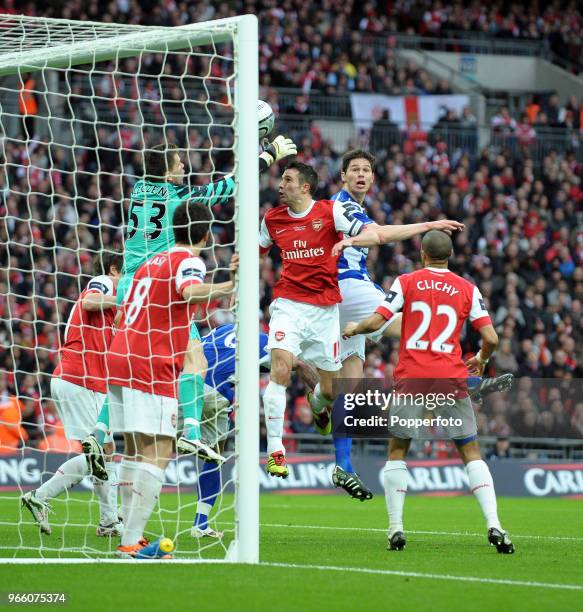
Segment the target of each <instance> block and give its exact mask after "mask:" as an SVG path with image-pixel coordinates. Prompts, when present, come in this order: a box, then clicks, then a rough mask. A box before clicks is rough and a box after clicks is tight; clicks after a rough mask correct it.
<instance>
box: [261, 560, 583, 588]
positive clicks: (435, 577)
mask: <svg viewBox="0 0 583 612" xmlns="http://www.w3.org/2000/svg"><path fill="white" fill-rule="evenodd" d="M261 565H263V566H265V565H267V566H270V567H287V568H292V569H315V570H322V571H326V572H343V573H344V572H355V573H359V574H377V575H382V576H402V577H404V578H426V579H429V580H455V581H456V582H478V583H485V584H500V585H506V586H521V587H535V588H541V589H564V590H567V591H583V584H561V583H555V582H530V581H527V580H505V579H503V578H481V577H479V576H454V575H452V574H428V573H427V574H426V573H423V572H401V571H398V570H384V569H370V568H362V567H338V566H336V565H308V564H306V565H302V564H298V563H275V562H268V561H264V562H262V563H261Z"/></svg>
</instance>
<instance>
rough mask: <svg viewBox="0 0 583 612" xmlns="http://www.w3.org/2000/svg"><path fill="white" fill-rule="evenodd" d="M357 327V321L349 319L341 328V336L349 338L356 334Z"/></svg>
mask: <svg viewBox="0 0 583 612" xmlns="http://www.w3.org/2000/svg"><path fill="white" fill-rule="evenodd" d="M357 327H358V323H355V322H354V321H349V322H348V323H347V324H346V325H345V326H344V329H343V330H342V337H343V338H344V339H346V338H351V337H352V336H356V328H357Z"/></svg>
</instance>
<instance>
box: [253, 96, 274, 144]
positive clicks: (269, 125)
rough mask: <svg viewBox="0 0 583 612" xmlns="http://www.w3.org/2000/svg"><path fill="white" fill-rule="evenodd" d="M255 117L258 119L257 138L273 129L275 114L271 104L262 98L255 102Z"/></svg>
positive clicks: (263, 136)
mask: <svg viewBox="0 0 583 612" xmlns="http://www.w3.org/2000/svg"><path fill="white" fill-rule="evenodd" d="M257 119H258V121H259V138H265V137H266V136H267V135H268V134H269V133H270V132H271V130H272V129H273V124H274V123H275V115H274V114H273V110H272V108H271V106H269V104H267V102H264V101H263V100H259V101H258V102H257Z"/></svg>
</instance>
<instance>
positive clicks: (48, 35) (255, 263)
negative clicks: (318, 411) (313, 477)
mask: <svg viewBox="0 0 583 612" xmlns="http://www.w3.org/2000/svg"><path fill="white" fill-rule="evenodd" d="M226 42H229V43H231V44H232V48H233V60H234V66H235V67H234V77H233V78H232V79H231V80H229V79H226V81H227V82H226V91H227V96H228V97H230V96H231V95H232V99H230V100H228V103H229V105H230V106H232V109H233V111H234V112H233V125H232V128H233V132H234V159H235V165H234V170H233V173H234V177H235V182H236V187H235V213H234V224H235V239H234V243H235V248H236V250H237V252H238V253H239V257H240V266H239V270H238V276H237V288H236V304H235V308H234V317H235V323H236V325H237V373H236V379H237V385H236V405H235V411H236V429H237V435H236V441H235V444H236V447H235V454H236V467H235V474H236V476H235V477H234V480H235V537H234V540H233V542H232V544H231V547H230V549H229V551H228V554H227V555H226V557H225V558H226V559H227V560H229V561H235V562H242V563H258V561H259V475H258V469H259V366H258V364H259V346H258V334H259V319H258V313H259V273H258V271H259V251H258V215H259V172H258V161H257V151H258V145H257V98H258V26H257V18H256V16H255V15H244V16H240V17H234V18H229V19H222V20H217V21H211V22H205V23H199V24H191V25H187V26H182V27H175V28H169V27H145V26H128V25H116V24H106V23H94V22H73V21H65V20H58V19H44V18H34V17H26V16H17V15H0V102H1V100H2V88H3V77H14V76H16V77H17V78H18V79H19V82H20V84H22V75H23V74H24V73H34V74H36V75H39V80H40V81H41V82H43V81H45V82H46V79H47V78H49V76H50V74H51V72H52V71H54V70H60V71H71V72H73V71H75V70H83V67H84V66H86V67H88V70H93V69H95V66H96V64H98V63H100V62H105V61H114V62H115V63H116V65H117V61H118V60H120V59H122V58H138V65H139V66H140V59H139V58H140V57H141V54H144V53H162V54H168V53H169V52H175V51H183V52H184V53H186V54H189V53H192V52H193V50H194V49H196V48H199V47H209V48H210V49H211V50H212V52H213V53H216V46H217V45H220V44H222V43H226ZM209 74H210V72H209ZM67 78H68V76H67ZM204 86H205V87H206V84H205V85H204ZM47 91H48V88H47ZM67 103H68V104H71V103H72V102H70V101H67ZM91 103H92V104H93V101H91ZM93 106H94V107H95V104H93ZM203 106H204V105H203ZM205 108H207V109H208V103H207V105H206V107H205ZM94 110H95V109H94ZM8 115H11V116H12V120H14V121H15V120H16V119H17V118H18V117H17V114H16V112H15V111H14V110H13V111H12V112H11V113H10V112H9V113H8ZM4 116H7V114H6V109H2V108H1V106H0V119H2V120H3V117H4ZM7 121H9V119H8V118H7ZM95 121H97V122H98V121H99V118H98V117H97V119H96V120H95ZM137 127H138V128H139V125H138V126H137ZM229 127H231V126H229ZM0 129H2V126H0ZM51 129H52V128H51V126H50V125H49V128H48V130H49V132H50V131H51ZM94 129H95V131H96V132H97V124H96V126H95V127H94ZM209 134H210V129H209ZM0 140H2V141H4V137H3V132H2V131H0ZM186 146H187V147H188V144H187V145H186ZM7 161H8V160H7ZM10 161H11V163H12V164H15V163H16V162H15V160H10ZM51 163H52V162H51ZM127 196H128V194H123V197H124V198H127ZM29 550H30V549H29ZM85 556H86V557H90V556H91V555H90V554H87V555H85ZM61 558H62V555H61ZM31 560H32V559H31ZM39 560H42V559H34V561H39ZM45 560H46V559H45ZM199 560H200V559H199ZM3 561H8V562H10V561H17V559H9V558H5V557H3V556H2V555H0V562H3ZM20 561H22V559H20Z"/></svg>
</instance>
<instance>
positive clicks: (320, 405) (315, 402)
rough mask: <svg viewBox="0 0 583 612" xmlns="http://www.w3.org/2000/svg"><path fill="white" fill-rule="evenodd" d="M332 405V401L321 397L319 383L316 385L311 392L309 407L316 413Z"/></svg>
mask: <svg viewBox="0 0 583 612" xmlns="http://www.w3.org/2000/svg"><path fill="white" fill-rule="evenodd" d="M331 404H332V400H329V399H328V398H327V397H324V396H323V395H322V392H321V390H320V383H318V384H317V385H316V387H315V388H314V390H313V391H312V395H311V396H310V406H311V407H312V408H313V409H314V410H315V411H316V412H318V413H319V412H322V410H324V409H326V408H328V406H330V405H331Z"/></svg>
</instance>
